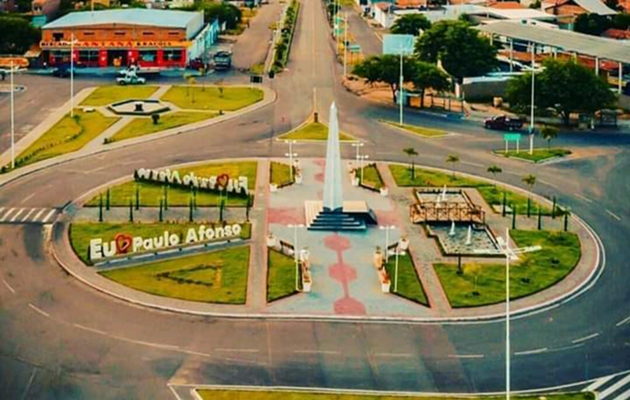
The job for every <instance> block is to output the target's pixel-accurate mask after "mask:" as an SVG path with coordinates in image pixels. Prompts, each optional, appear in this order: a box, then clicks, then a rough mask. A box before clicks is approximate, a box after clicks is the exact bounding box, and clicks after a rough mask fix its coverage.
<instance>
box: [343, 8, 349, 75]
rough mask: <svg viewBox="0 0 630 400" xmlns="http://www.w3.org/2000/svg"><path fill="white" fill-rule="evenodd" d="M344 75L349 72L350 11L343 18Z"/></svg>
mask: <svg viewBox="0 0 630 400" xmlns="http://www.w3.org/2000/svg"><path fill="white" fill-rule="evenodd" d="M343 27H344V29H343V77H344V78H345V77H346V74H347V59H348V12H347V11H346V12H345V13H344V20H343Z"/></svg>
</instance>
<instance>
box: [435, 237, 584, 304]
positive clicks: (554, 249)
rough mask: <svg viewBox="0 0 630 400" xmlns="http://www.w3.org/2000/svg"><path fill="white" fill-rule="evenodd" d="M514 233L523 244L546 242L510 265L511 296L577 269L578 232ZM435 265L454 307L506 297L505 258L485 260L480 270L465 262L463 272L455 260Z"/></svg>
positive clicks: (522, 294) (532, 290) (541, 286)
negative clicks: (491, 262) (490, 262)
mask: <svg viewBox="0 0 630 400" xmlns="http://www.w3.org/2000/svg"><path fill="white" fill-rule="evenodd" d="M510 235H511V237H512V239H513V240H514V242H515V243H516V244H517V245H518V246H519V247H524V246H535V245H540V246H542V249H541V250H540V251H536V252H532V253H525V254H523V255H521V260H520V261H519V262H518V263H513V264H511V265H510V299H518V298H521V297H525V296H529V295H532V294H534V293H537V292H539V291H541V290H544V289H546V288H548V287H550V286H553V285H554V284H556V283H557V282H559V281H561V280H562V279H564V277H566V276H567V275H568V274H569V273H570V272H571V271H573V269H574V268H575V266H576V265H577V263H578V261H579V260H580V254H581V250H580V240H579V239H578V237H577V235H576V234H574V233H568V232H549V231H518V230H512V231H511V232H510ZM433 266H434V268H435V271H436V273H437V275H438V277H439V278H440V281H441V283H442V287H443V288H444V291H445V293H446V296H447V297H448V299H449V302H450V303H451V306H452V307H454V308H458V307H476V306H484V305H489V304H496V303H501V302H503V301H505V263H503V262H502V263H497V264H484V265H482V266H481V272H479V273H476V272H475V273H473V271H472V270H471V269H467V264H464V267H463V270H464V273H463V274H458V273H457V265H455V264H434V265H433ZM475 281H476V285H475ZM475 286H476V288H475ZM473 292H478V294H476V295H475V294H473Z"/></svg>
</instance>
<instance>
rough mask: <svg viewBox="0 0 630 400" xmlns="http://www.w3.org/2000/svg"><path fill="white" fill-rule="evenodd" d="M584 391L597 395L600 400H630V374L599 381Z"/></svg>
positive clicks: (606, 377) (608, 377)
mask: <svg viewBox="0 0 630 400" xmlns="http://www.w3.org/2000/svg"><path fill="white" fill-rule="evenodd" d="M584 391H585V392H595V393H597V399H599V400H628V399H630V372H626V373H623V374H618V375H610V376H605V377H603V378H600V379H597V380H595V381H593V382H592V383H591V384H589V385H588V386H587V387H586V388H584Z"/></svg>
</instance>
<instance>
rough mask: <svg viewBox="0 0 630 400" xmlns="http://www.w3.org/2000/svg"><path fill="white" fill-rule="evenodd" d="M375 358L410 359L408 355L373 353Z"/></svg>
mask: <svg viewBox="0 0 630 400" xmlns="http://www.w3.org/2000/svg"><path fill="white" fill-rule="evenodd" d="M374 355H375V356H376V357H393V358H410V357H412V355H411V354H409V353H374Z"/></svg>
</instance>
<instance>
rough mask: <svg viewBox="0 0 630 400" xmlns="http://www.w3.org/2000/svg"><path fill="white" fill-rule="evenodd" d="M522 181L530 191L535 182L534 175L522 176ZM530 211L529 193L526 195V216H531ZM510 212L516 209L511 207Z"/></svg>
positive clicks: (530, 199)
mask: <svg viewBox="0 0 630 400" xmlns="http://www.w3.org/2000/svg"><path fill="white" fill-rule="evenodd" d="M523 182H524V183H525V184H526V185H527V186H529V190H530V191H531V190H533V189H534V185H535V184H536V176H535V175H532V174H528V175H525V176H524V177H523ZM531 211H532V197H531V195H528V196H527V218H529V217H530V216H531ZM512 213H516V210H514V208H512ZM512 225H514V222H513V223H512Z"/></svg>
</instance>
